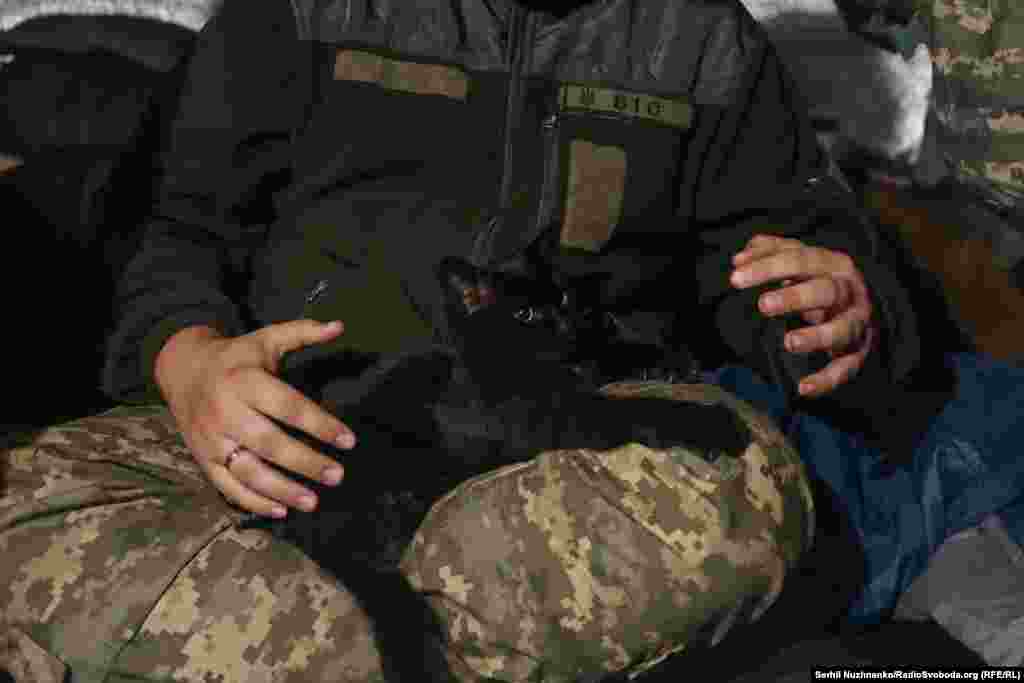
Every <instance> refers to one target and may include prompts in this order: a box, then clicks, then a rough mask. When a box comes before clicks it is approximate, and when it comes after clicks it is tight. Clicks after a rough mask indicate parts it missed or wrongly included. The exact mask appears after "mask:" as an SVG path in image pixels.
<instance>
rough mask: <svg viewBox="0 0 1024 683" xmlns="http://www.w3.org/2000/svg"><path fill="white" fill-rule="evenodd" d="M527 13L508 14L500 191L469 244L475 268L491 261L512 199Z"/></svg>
mask: <svg viewBox="0 0 1024 683" xmlns="http://www.w3.org/2000/svg"><path fill="white" fill-rule="evenodd" d="M530 17H531V15H530V13H529V11H526V10H521V9H520V8H519V7H518V6H517V5H516V4H515V3H512V4H511V8H510V12H509V32H508V36H509V37H508V54H507V56H506V63H507V65H508V69H509V86H508V96H507V98H506V100H505V153H504V161H503V164H504V166H503V167H502V172H501V191H500V194H499V196H498V216H495V217H494V218H492V219H491V220H490V221H489V222H488V224H487V227H486V228H485V229H484V231H483V232H482V233H481V235H480V236H479V238H478V239H477V240H476V242H475V244H474V245H473V254H472V259H471V260H472V261H473V263H475V264H476V265H478V266H483V265H485V264H486V263H487V262H488V261H490V260H491V258H492V255H493V251H494V240H495V237H496V236H497V233H498V231H499V230H501V229H502V226H503V225H504V214H505V212H506V211H507V210H508V207H509V204H510V203H511V199H512V177H513V174H512V147H513V145H512V131H513V130H514V129H515V124H516V123H517V122H518V119H519V118H520V113H521V112H520V111H519V109H520V107H521V104H520V101H521V100H522V93H521V91H522V87H521V85H522V84H521V77H522V70H523V61H524V57H523V56H524V54H525V52H526V50H525V49H524V45H525V44H526V42H527V40H529V39H530V36H529V35H528V34H529V25H528V24H529V19H530Z"/></svg>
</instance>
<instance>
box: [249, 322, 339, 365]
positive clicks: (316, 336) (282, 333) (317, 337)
mask: <svg viewBox="0 0 1024 683" xmlns="http://www.w3.org/2000/svg"><path fill="white" fill-rule="evenodd" d="M343 330H344V325H343V324H342V322H341V321H340V320H335V321H333V322H329V323H321V322H318V321H316V320H292V321H289V322H286V323H279V324H277V325H269V326H267V327H265V328H263V329H261V330H259V331H258V332H256V334H257V335H258V336H259V341H260V343H261V345H262V347H263V349H264V351H265V353H266V357H265V358H264V362H265V364H266V366H267V368H268V369H270V370H271V372H273V373H274V374H277V372H278V368H279V367H280V364H281V359H282V358H283V357H284V355H285V354H286V353H288V352H289V351H296V350H298V349H301V348H303V347H306V346H312V345H314V344H323V343H326V342H329V341H330V340H332V339H334V338H335V337H337V336H338V335H339V334H341V333H342V331H343Z"/></svg>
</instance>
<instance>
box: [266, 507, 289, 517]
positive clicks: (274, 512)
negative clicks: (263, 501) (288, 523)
mask: <svg viewBox="0 0 1024 683" xmlns="http://www.w3.org/2000/svg"><path fill="white" fill-rule="evenodd" d="M270 516H271V517H273V518H275V519H281V518H283V517H287V516H288V510H287V508H283V507H281V506H280V505H275V506H274V507H272V508H270Z"/></svg>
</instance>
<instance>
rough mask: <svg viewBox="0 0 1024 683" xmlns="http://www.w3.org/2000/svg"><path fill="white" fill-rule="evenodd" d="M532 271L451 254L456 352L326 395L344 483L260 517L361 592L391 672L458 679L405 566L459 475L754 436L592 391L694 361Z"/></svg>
mask: <svg viewBox="0 0 1024 683" xmlns="http://www.w3.org/2000/svg"><path fill="white" fill-rule="evenodd" d="M528 266H529V267H527V268H525V269H519V271H518V272H508V271H505V272H501V271H496V270H492V271H486V272H485V271H483V270H480V269H477V268H475V267H474V266H472V265H470V264H469V263H468V262H466V261H463V260H460V259H446V260H445V261H443V262H442V263H441V265H440V267H439V268H438V271H437V275H438V277H439V278H440V281H441V285H442V289H443V291H444V296H445V308H446V315H447V318H448V323H449V326H450V328H451V330H452V333H453V337H454V339H453V341H454V342H455V346H456V348H457V353H456V354H455V355H454V356H452V355H451V354H446V353H443V352H437V353H433V354H421V355H416V356H413V357H409V358H406V359H403V360H401V361H399V362H397V363H395V364H393V365H392V366H391V367H390V368H389V369H388V370H387V371H386V372H383V373H381V374H380V378H379V380H378V381H377V382H376V383H375V384H374V387H373V389H372V390H371V391H369V393H368V394H366V396H365V397H364V398H363V399H361V400H360V401H359V402H358V404H357V405H355V406H352V405H348V406H344V407H339V406H333V407H332V406H330V405H329V402H328V408H331V409H332V410H335V411H337V414H338V415H339V417H340V418H341V419H342V420H343V421H345V422H346V424H348V425H349V426H351V427H352V429H353V431H354V432H355V434H356V437H357V441H358V444H357V446H356V447H355V449H354V450H353V451H352V452H351V453H346V452H344V451H338V450H335V449H331V448H330V447H328V446H325V445H323V444H319V443H318V444H317V447H319V448H321V449H322V450H325V451H326V452H329V453H330V454H331V455H332V456H334V457H336V458H337V459H339V460H341V461H343V462H344V463H345V467H346V479H345V481H344V483H343V484H341V485H340V486H339V487H338V488H337V489H327V488H325V487H322V486H319V485H316V484H314V483H309V485H311V486H313V487H314V488H316V490H317V492H318V493H319V496H320V506H319V508H318V510H317V511H316V512H314V513H311V514H304V513H301V512H292V513H290V514H289V516H288V518H287V519H285V520H283V521H278V522H260V524H262V525H269V526H271V528H273V529H274V530H275V532H276V533H278V534H279V535H280V536H282V537H284V538H285V539H287V540H289V541H292V542H294V543H295V544H297V545H298V546H299V547H300V548H302V550H303V551H304V552H306V553H307V554H308V555H309V556H310V557H311V558H312V559H314V560H316V561H317V562H318V563H319V564H320V565H321V566H323V567H324V568H326V569H327V570H329V571H330V572H332V573H333V574H334V575H335V576H337V578H338V579H339V580H340V581H341V582H342V583H343V584H344V585H345V586H346V587H347V588H348V589H349V591H351V593H352V594H353V595H354V596H355V598H356V599H357V600H358V601H359V602H360V604H361V605H362V607H363V608H364V610H365V611H366V613H367V614H368V615H369V617H370V619H371V622H372V624H373V628H374V637H375V639H376V643H377V646H378V649H379V651H380V652H381V654H382V659H383V662H384V667H385V673H386V676H387V680H389V681H406V682H408V681H437V682H440V681H445V682H447V681H452V680H454V678H453V676H452V674H451V672H450V671H449V670H448V668H447V666H446V663H445V660H444V656H443V648H444V633H443V629H442V628H441V625H440V624H439V623H438V620H437V618H436V616H435V615H434V613H433V611H432V610H431V609H430V607H429V605H428V603H427V600H426V599H425V598H424V596H422V595H420V594H419V593H417V592H416V591H415V590H413V589H412V587H411V586H410V585H409V584H408V582H407V580H406V579H405V577H404V576H403V575H402V574H401V573H400V572H398V571H397V570H396V565H397V564H398V561H399V559H400V557H401V554H402V552H403V551H404V549H405V548H406V546H407V545H408V544H409V543H410V542H411V539H412V536H413V534H414V532H415V530H416V528H417V527H418V525H419V524H420V522H421V521H422V520H423V518H424V516H425V514H426V512H427V510H428V509H429V506H430V505H431V504H432V503H433V502H434V501H435V500H437V499H438V498H439V497H440V496H442V495H443V494H444V493H446V492H447V491H449V490H450V489H452V488H453V487H454V486H456V485H457V484H458V483H459V482H461V481H464V480H466V479H468V478H469V477H471V476H474V475H476V474H479V473H482V472H485V471H488V470H491V469H494V468H496V467H498V466H501V465H504V464H508V463H512V462H516V461H522V460H527V459H529V458H532V457H534V456H535V455H537V454H538V453H540V452H542V451H545V450H553V449H569V448H587V449H595V450H604V449H611V448H614V447H617V446H620V445H623V444H625V443H628V442H639V443H643V444H645V445H647V446H649V447H654V448H664V447H671V446H673V445H684V444H685V445H688V446H692V447H696V448H697V449H698V450H700V451H701V452H705V453H709V454H711V453H714V454H716V455H717V454H721V453H724V454H726V455H731V456H739V455H740V453H741V452H742V449H743V448H744V447H745V445H746V443H747V442H748V441H749V436H750V435H749V432H748V430H747V428H746V426H745V425H743V424H742V423H741V422H740V421H739V420H738V419H737V418H736V416H735V415H734V414H733V413H732V412H731V411H729V410H727V409H725V408H723V407H719V406H703V405H696V404H689V403H677V402H671V401H665V400H660V399H629V400H621V399H613V398H608V397H605V396H603V395H600V394H598V393H597V392H596V391H595V389H596V388H597V386H599V385H600V384H602V383H603V382H606V381H609V380H615V379H628V378H632V377H637V376H643V377H646V376H651V375H652V374H658V373H654V372H652V370H653V369H658V370H659V371H660V373H661V375H663V376H672V375H676V376H685V374H686V372H687V368H686V367H683V366H684V365H685V362H684V361H681V360H680V359H679V358H676V357H674V356H673V354H672V353H670V352H669V351H667V350H666V349H664V348H654V347H651V346H650V345H644V344H639V343H634V342H630V341H627V340H626V339H624V338H623V335H622V334H621V333H620V331H619V329H618V328H617V327H616V323H615V320H614V317H612V316H610V315H608V314H607V313H606V312H604V311H601V310H600V309H599V308H597V307H596V306H595V305H594V301H593V298H592V297H591V296H590V293H589V292H591V291H592V289H593V288H592V287H591V286H590V284H588V283H587V282H586V281H581V282H577V283H575V285H573V286H569V287H566V286H560V285H559V284H558V283H556V281H555V280H554V279H553V278H552V277H550V274H551V271H550V268H548V267H546V266H545V265H544V264H538V263H536V262H534V263H532V264H528ZM591 284H592V283H591ZM292 433H293V434H294V433H295V432H292ZM297 436H300V435H297ZM306 440H307V442H309V440H308V438H307V439H306Z"/></svg>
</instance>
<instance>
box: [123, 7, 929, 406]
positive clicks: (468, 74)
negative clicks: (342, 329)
mask: <svg viewBox="0 0 1024 683" xmlns="http://www.w3.org/2000/svg"><path fill="white" fill-rule="evenodd" d="M167 143H168V144H167V152H166V156H165V164H164V174H163V178H162V185H161V187H162V190H161V193H160V201H159V202H158V204H157V206H156V208H155V212H154V216H153V218H152V220H151V221H150V223H149V224H148V226H147V233H146V238H145V240H144V245H143V247H142V249H141V251H140V253H139V254H138V256H137V257H136V258H135V259H134V261H133V262H132V264H131V265H130V266H129V268H128V270H127V273H126V275H125V278H124V281H123V283H122V287H121V290H120V294H119V301H118V306H119V309H120V312H121V315H120V323H119V327H118V329H117V330H116V332H115V334H114V335H113V337H112V339H111V344H110V347H109V353H108V361H107V367H106V375H105V384H106V387H107V390H108V391H109V392H110V393H112V394H113V395H114V396H115V397H118V398H121V399H124V400H135V399H139V398H141V397H143V396H146V395H147V394H146V392H147V390H148V391H149V392H150V394H149V395H152V388H153V387H152V365H153V359H154V358H155V355H156V353H157V352H158V351H159V349H160V347H161V346H162V344H163V343H164V341H166V339H167V338H168V337H169V336H170V335H172V334H173V333H174V332H176V331H178V330H180V329H182V328H183V327H185V326H189V325H196V324H209V325H214V326H216V327H218V328H220V329H221V330H223V331H224V332H226V333H229V334H237V333H240V332H242V331H244V330H246V329H251V328H253V327H256V326H262V325H266V324H269V323H274V322H279V321H284V320H291V319H295V318H300V317H316V318H320V319H323V320H330V319H334V318H340V319H342V320H344V321H345V323H346V333H345V334H344V335H343V336H342V337H341V338H340V339H339V340H338V342H337V343H336V344H334V345H332V346H328V347H326V348H324V349H321V350H320V351H318V353H333V352H334V351H337V350H339V349H342V348H345V349H354V350H358V351H365V352H382V353H385V354H386V353H392V352H401V351H407V350H409V349H411V348H415V347H416V346H417V345H420V344H430V343H436V342H437V341H438V339H439V338H443V334H439V333H440V332H443V327H444V323H443V316H441V315H440V314H439V312H438V307H437V306H435V305H433V303H434V302H435V301H436V297H435V296H434V294H436V293H435V292H431V291H430V288H431V287H432V286H433V285H432V278H431V277H430V272H431V268H432V265H433V264H434V263H436V261H437V260H438V259H439V258H440V257H441V256H443V255H446V254H461V255H464V256H467V257H470V258H473V259H475V260H477V261H478V262H481V263H486V262H489V261H494V260H496V259H501V258H504V257H506V256H508V255H511V254H515V253H516V252H517V250H519V249H521V248H522V246H523V245H524V244H525V243H527V242H528V241H529V240H530V239H532V238H533V237H534V236H536V235H537V234H538V233H540V232H541V231H543V230H545V229H547V228H553V229H556V230H558V232H559V235H560V239H561V243H562V245H563V246H564V247H566V249H567V250H571V251H573V252H574V253H583V254H590V255H591V256H590V257H588V258H589V260H586V259H585V262H586V263H587V264H588V265H587V266H586V268H592V269H597V270H602V269H603V270H604V271H607V272H609V273H612V274H614V275H615V276H616V277H615V278H613V280H614V281H615V286H614V287H613V288H611V289H610V290H609V291H608V292H607V296H608V297H609V299H611V300H616V299H617V300H619V301H622V300H626V299H629V297H630V296H631V295H633V294H635V293H636V292H637V291H644V292H647V293H648V294H650V293H652V292H658V293H660V294H659V295H658V296H657V297H655V296H649V297H648V299H649V300H652V301H653V300H654V299H656V298H657V299H658V302H657V303H656V304H655V303H652V304H651V306H649V308H654V309H658V310H659V311H661V312H666V309H672V310H671V311H668V312H669V313H672V314H673V315H674V316H675V317H674V321H675V322H674V327H673V329H675V330H677V331H678V330H679V329H682V330H683V331H684V334H683V335H682V339H683V343H686V344H688V345H690V346H691V347H692V348H693V349H694V351H695V352H696V353H697V354H698V355H699V356H701V357H703V358H705V359H706V361H705V362H706V363H711V364H716V363H719V362H725V361H739V362H743V363H745V364H747V365H750V366H751V367H753V368H755V369H757V370H759V371H760V372H762V374H764V375H766V376H769V377H770V376H772V373H771V369H772V368H773V367H778V366H779V364H778V360H779V354H782V353H784V351H783V350H782V349H781V345H780V340H781V336H780V335H779V334H778V331H777V329H776V327H777V325H776V327H773V324H774V323H773V322H772V321H770V320H768V319H766V318H765V317H764V316H762V315H761V314H760V313H759V312H758V310H757V306H756V301H757V295H758V294H760V293H761V292H762V291H763V289H762V288H757V289H755V290H752V291H746V292H741V291H737V290H734V289H733V288H731V287H730V285H729V283H728V274H729V272H730V270H731V257H732V255H733V254H734V253H735V252H737V251H739V250H740V249H741V248H742V247H743V245H744V244H745V243H746V241H747V240H749V239H750V237H751V236H752V235H754V234H756V233H757V232H771V233H775V234H780V235H786V236H790V237H794V238H798V239H801V240H803V241H805V242H807V243H809V244H813V245H819V246H824V247H828V248H832V249H837V250H840V251H844V252H846V253H848V254H850V255H851V256H852V257H853V259H854V260H855V261H856V263H857V264H858V266H859V267H860V268H861V270H862V272H864V273H865V276H866V279H867V281H868V283H869V286H870V287H871V290H872V295H873V297H874V301H875V304H876V309H877V311H878V318H879V322H880V325H881V328H882V330H883V335H882V337H883V339H882V345H881V348H880V349H879V350H878V352H877V353H874V354H872V359H871V363H870V366H869V368H867V369H866V370H865V371H864V372H862V373H861V375H862V376H861V378H859V380H858V381H859V382H860V383H861V386H862V387H867V388H868V389H869V390H871V389H872V388H873V389H874V390H876V391H877V390H879V389H880V390H881V392H883V393H884V392H886V391H889V390H891V388H892V387H894V386H896V385H898V384H899V383H900V382H902V381H903V380H905V379H906V378H907V377H908V376H909V375H910V374H911V373H912V372H913V371H914V370H915V368H917V367H918V366H919V365H920V362H921V349H920V339H919V335H918V333H917V319H916V316H915V314H914V311H913V309H912V307H911V305H910V301H909V299H908V296H907V294H906V291H905V289H904V287H903V286H902V285H901V284H900V282H899V280H898V279H897V278H896V277H895V276H894V275H893V274H892V273H891V272H890V269H889V267H888V266H887V264H886V255H885V253H883V251H881V250H880V249H879V247H878V244H877V241H876V240H875V239H873V237H872V232H871V228H870V226H868V225H867V224H866V222H865V221H864V220H863V219H862V218H861V216H860V215H859V213H858V211H857V209H856V207H855V206H854V204H853V202H852V198H851V197H850V196H849V195H847V194H846V193H845V192H844V191H843V190H842V188H841V187H840V186H839V185H838V184H837V183H836V182H834V181H833V180H832V178H831V176H830V175H829V174H828V172H827V168H826V166H825V163H824V161H823V159H822V157H821V155H820V153H819V150H818V147H817V145H816V142H815V138H814V136H813V134H812V132H811V130H810V128H809V126H808V122H807V120H806V117H805V114H804V107H803V105H802V102H801V100H800V98H799V96H798V94H797V93H796V92H795V91H794V89H793V87H792V85H791V83H790V80H789V79H788V77H787V76H786V74H785V73H784V70H783V68H782V66H781V64H780V62H779V59H778V58H777V57H776V54H775V52H774V51H773V50H772V49H771V47H770V46H769V45H768V44H767V43H766V41H765V39H764V38H763V36H762V34H761V33H760V32H759V30H758V28H757V26H756V25H755V24H754V22H753V20H752V19H751V18H750V17H749V16H748V15H747V14H745V12H744V11H743V9H742V8H741V6H740V5H739V3H738V2H735V1H734V0H707V1H700V0H645V1H643V2H640V1H639V0H609V1H607V2H584V3H577V6H575V7H566V8H565V9H564V11H560V12H558V13H552V12H547V11H543V10H537V9H531V8H530V7H527V6H525V5H523V4H520V3H517V2H513V1H512V0H436V1H421V2H392V1H390V0H359V1H358V2H356V1H355V0H327V1H322V2H314V1H313V0H293V2H292V4H291V6H289V5H287V4H286V3H284V2H283V1H282V0H263V1H261V2H258V3H251V2H244V1H243V0H228V2H226V4H225V5H224V7H223V9H222V10H221V11H220V13H219V14H218V16H216V17H215V18H214V19H213V20H212V21H211V23H210V24H209V25H208V26H207V28H206V29H205V30H204V31H203V32H202V33H201V35H200V38H199V41H198V46H197V49H196V53H195V55H194V58H193V59H192V60H191V64H190V66H189V73H188V76H187V79H186V81H185V85H184V88H183V93H182V100H181V103H180V110H179V111H178V112H177V113H176V116H175V119H174V121H173V123H172V124H171V125H170V126H169V135H168V139H167ZM617 242H621V243H623V244H629V245H633V247H631V248H632V249H633V250H632V251H629V250H626V251H624V252H621V253H617V254H609V253H608V252H609V250H611V247H610V246H609V245H610V244H612V243H617ZM622 253H625V254H627V256H625V257H624V256H622ZM652 282H653V283H654V284H655V285H656V286H654V287H651V286H650V285H651V283H652ZM659 297H660V298H659ZM630 300H636V298H635V297H634V299H630ZM612 303H614V301H612ZM639 307H641V308H642V307H644V306H643V304H639ZM675 338H676V339H677V340H678V339H679V335H678V334H677V335H676V336H675ZM841 395H842V393H840V394H839V395H838V396H840V398H841ZM851 395H852V394H851ZM862 403H863V394H862V395H861V397H860V398H858V399H857V401H856V405H857V406H860V405H861V404H862ZM854 412H857V413H858V414H860V413H861V412H862V411H861V408H860V407H857V408H856V409H855V411H854ZM871 422H872V420H867V421H866V422H865V424H870V423H871Z"/></svg>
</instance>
